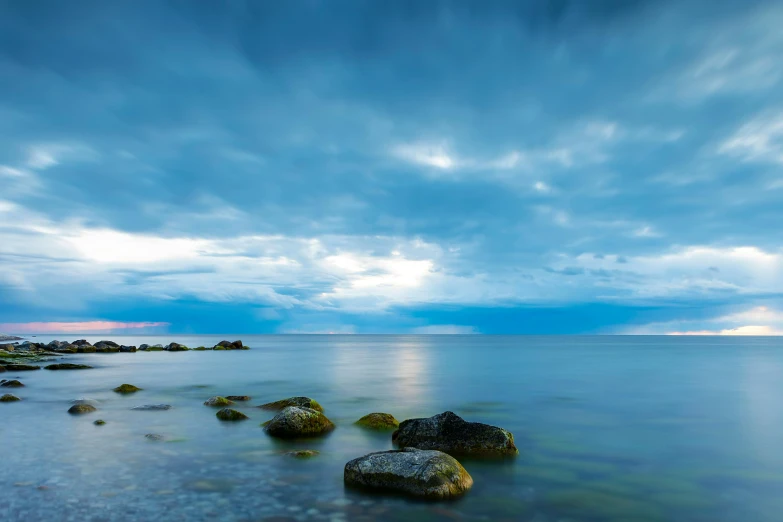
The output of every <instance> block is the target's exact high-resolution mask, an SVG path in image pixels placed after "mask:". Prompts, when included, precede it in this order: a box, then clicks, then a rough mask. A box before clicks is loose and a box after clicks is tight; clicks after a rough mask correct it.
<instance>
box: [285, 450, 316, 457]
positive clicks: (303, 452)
mask: <svg viewBox="0 0 783 522" xmlns="http://www.w3.org/2000/svg"><path fill="white" fill-rule="evenodd" d="M320 454H321V452H320V451H318V450H294V451H286V452H285V455H288V456H289V457H294V458H296V459H309V458H310V457H315V456H316V455H320Z"/></svg>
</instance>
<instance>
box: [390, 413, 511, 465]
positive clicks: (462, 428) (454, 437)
mask: <svg viewBox="0 0 783 522" xmlns="http://www.w3.org/2000/svg"><path fill="white" fill-rule="evenodd" d="M392 440H393V441H394V443H395V444H397V446H399V447H401V448H408V447H413V448H418V449H426V450H439V451H444V452H446V453H449V454H452V455H517V454H519V450H518V449H517V447H516V446H515V445H514V436H513V435H512V434H511V433H510V432H508V431H506V430H504V429H503V428H498V427H496V426H490V425H488V424H481V423H480V422H467V421H465V420H464V419H462V418H461V417H459V416H458V415H456V414H455V413H453V412H450V411H447V412H444V413H441V414H439V415H435V416H434V417H429V418H426V419H409V420H406V421H403V422H402V423H400V427H399V429H398V430H397V431H395V432H394V433H393V434H392Z"/></svg>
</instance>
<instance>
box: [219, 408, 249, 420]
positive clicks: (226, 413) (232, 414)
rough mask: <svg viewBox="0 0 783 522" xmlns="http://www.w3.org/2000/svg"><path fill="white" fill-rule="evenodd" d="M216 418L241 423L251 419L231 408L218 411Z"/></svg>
mask: <svg viewBox="0 0 783 522" xmlns="http://www.w3.org/2000/svg"><path fill="white" fill-rule="evenodd" d="M215 416H216V417H217V418H218V419H220V420H222V421H239V420H245V419H248V418H249V417H248V416H247V415H245V414H244V413H242V412H241V411H237V410H232V409H231V408H223V409H222V410H220V411H218V412H217V413H216V414H215Z"/></svg>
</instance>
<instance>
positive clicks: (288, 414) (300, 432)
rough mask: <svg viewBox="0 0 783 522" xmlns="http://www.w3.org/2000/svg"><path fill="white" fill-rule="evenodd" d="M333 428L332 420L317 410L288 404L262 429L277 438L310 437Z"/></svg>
mask: <svg viewBox="0 0 783 522" xmlns="http://www.w3.org/2000/svg"><path fill="white" fill-rule="evenodd" d="M333 429H334V424H333V423H332V421H330V420H329V419H327V418H326V415H324V414H323V413H321V412H320V411H318V410H313V409H311V408H300V407H298V406H288V407H287V408H283V409H282V410H281V411H280V412H279V413H278V414H277V415H275V417H274V418H273V419H272V420H271V421H269V423H268V424H266V426H264V430H266V432H267V433H268V434H269V435H271V436H273V437H279V438H284V439H287V438H296V437H312V436H316V435H323V434H325V433H328V432H330V431H332V430H333Z"/></svg>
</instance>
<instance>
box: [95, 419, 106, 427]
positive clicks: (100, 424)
mask: <svg viewBox="0 0 783 522" xmlns="http://www.w3.org/2000/svg"><path fill="white" fill-rule="evenodd" d="M93 424H95V425H96V426H103V425H104V424H106V421H105V420H103V419H98V420H97V421H95V422H93Z"/></svg>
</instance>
